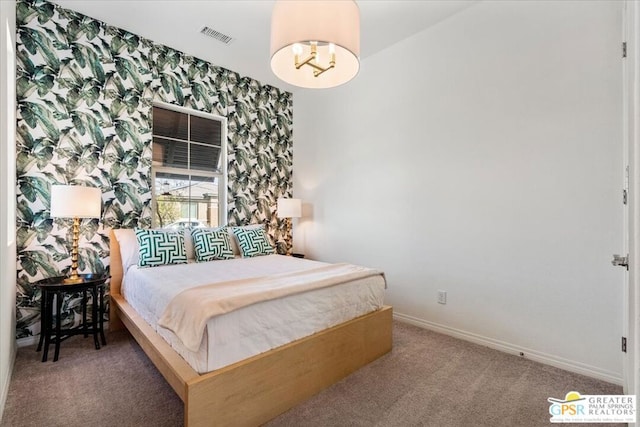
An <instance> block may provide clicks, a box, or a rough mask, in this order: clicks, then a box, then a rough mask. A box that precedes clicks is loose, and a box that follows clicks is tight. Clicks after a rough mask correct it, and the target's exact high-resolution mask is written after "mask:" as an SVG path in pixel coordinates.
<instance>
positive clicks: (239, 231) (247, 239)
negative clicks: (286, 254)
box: [233, 225, 276, 258]
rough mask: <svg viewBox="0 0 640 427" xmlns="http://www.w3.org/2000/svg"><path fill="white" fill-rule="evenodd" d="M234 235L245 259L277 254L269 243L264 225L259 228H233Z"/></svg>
mask: <svg viewBox="0 0 640 427" xmlns="http://www.w3.org/2000/svg"><path fill="white" fill-rule="evenodd" d="M233 235H234V236H235V238H236V241H237V242H238V247H239V248H240V253H241V254H242V257H243V258H249V257H254V256H260V255H271V254H275V253H276V251H275V249H273V246H271V243H270V242H269V237H268V236H267V233H266V231H265V230H264V225H262V226H260V227H258V228H243V227H233Z"/></svg>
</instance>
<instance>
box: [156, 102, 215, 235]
mask: <svg viewBox="0 0 640 427" xmlns="http://www.w3.org/2000/svg"><path fill="white" fill-rule="evenodd" d="M152 132H153V163H152V166H151V174H152V185H153V201H152V203H153V220H152V224H153V226H154V227H163V228H166V227H168V228H184V227H216V226H218V225H222V224H225V223H226V219H227V218H226V213H227V212H226V211H227V209H226V200H227V198H226V188H227V185H226V169H227V166H226V139H227V138H226V119H225V118H223V117H218V116H214V115H212V114H207V113H202V112H199V111H195V110H190V109H188V108H182V107H177V106H175V105H171V104H160V103H158V104H155V105H154V106H153V131H152Z"/></svg>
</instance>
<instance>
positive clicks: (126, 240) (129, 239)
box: [113, 228, 140, 273]
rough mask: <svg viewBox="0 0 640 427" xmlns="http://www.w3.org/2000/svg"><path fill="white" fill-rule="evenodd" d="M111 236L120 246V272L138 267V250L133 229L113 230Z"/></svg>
mask: <svg viewBox="0 0 640 427" xmlns="http://www.w3.org/2000/svg"><path fill="white" fill-rule="evenodd" d="M113 234H114V235H115V236H116V240H117V241H118V244H119V245H120V256H121V257H122V271H123V272H124V273H126V272H127V270H128V269H129V267H130V266H132V265H138V260H139V259H140V255H139V252H140V248H139V247H138V239H137V238H136V232H135V231H134V230H133V228H114V229H113Z"/></svg>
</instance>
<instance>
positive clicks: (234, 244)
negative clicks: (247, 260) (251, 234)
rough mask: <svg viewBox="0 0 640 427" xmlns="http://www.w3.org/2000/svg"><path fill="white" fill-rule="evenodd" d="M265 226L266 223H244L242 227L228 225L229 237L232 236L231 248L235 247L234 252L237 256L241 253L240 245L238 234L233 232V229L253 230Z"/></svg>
mask: <svg viewBox="0 0 640 427" xmlns="http://www.w3.org/2000/svg"><path fill="white" fill-rule="evenodd" d="M263 226H264V224H250V225H243V226H240V227H227V230H229V237H230V239H229V240H231V249H233V254H234V255H235V256H239V255H240V254H241V253H240V246H238V240H237V239H236V235H235V234H233V229H234V228H243V229H245V230H253V229H256V228H260V227H263Z"/></svg>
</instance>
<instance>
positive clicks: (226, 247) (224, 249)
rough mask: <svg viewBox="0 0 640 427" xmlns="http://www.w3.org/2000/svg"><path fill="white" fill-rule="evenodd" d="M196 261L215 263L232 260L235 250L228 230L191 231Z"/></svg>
mask: <svg viewBox="0 0 640 427" xmlns="http://www.w3.org/2000/svg"><path fill="white" fill-rule="evenodd" d="M191 237H193V247H194V249H195V252H196V261H198V262H204V261H213V260H216V259H232V258H234V256H233V249H231V242H230V240H229V232H228V231H227V229H226V228H224V227H223V228H216V229H207V228H194V229H192V230H191Z"/></svg>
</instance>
